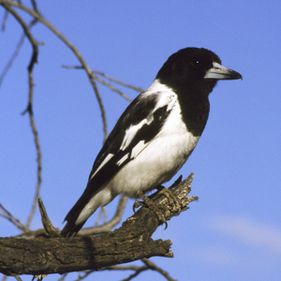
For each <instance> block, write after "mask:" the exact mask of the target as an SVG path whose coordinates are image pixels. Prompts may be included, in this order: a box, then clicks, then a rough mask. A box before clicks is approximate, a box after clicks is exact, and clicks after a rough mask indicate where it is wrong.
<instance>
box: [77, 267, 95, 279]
mask: <svg viewBox="0 0 281 281" xmlns="http://www.w3.org/2000/svg"><path fill="white" fill-rule="evenodd" d="M93 272H94V270H87V271H85V272H83V273H78V276H77V278H76V279H74V281H82V280H84V279H85V278H87V277H88V276H89V275H90V274H91V273H93Z"/></svg>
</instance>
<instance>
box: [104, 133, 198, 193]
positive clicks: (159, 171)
mask: <svg viewBox="0 0 281 281" xmlns="http://www.w3.org/2000/svg"><path fill="white" fill-rule="evenodd" d="M197 139H198V138H196V137H193V136H192V135H191V134H189V135H185V136H182V135H177V134H175V135H170V136H169V137H159V138H157V139H155V140H154V141H153V142H152V143H150V144H149V145H148V146H147V148H146V149H144V150H143V151H142V152H141V153H140V154H139V155H138V156H137V158H136V159H134V160H132V161H130V162H129V163H128V164H127V165H125V166H124V167H123V168H122V169H121V170H120V171H119V172H118V173H117V174H116V176H115V177H114V178H113V179H112V180H111V181H110V183H109V186H110V189H111V190H112V192H113V193H115V194H119V193H125V194H126V195H128V196H130V197H135V196H137V195H138V193H139V192H140V191H146V190H149V189H151V188H153V187H156V186H158V185H160V184H162V183H163V182H165V181H167V180H169V179H170V178H171V177H172V176H173V175H174V174H175V173H176V172H177V171H178V169H179V168H180V167H181V166H182V165H183V164H184V162H185V161H186V160H187V158H188V156H189V154H190V153H191V152H192V150H193V148H194V147H195V145H196V143H197Z"/></svg>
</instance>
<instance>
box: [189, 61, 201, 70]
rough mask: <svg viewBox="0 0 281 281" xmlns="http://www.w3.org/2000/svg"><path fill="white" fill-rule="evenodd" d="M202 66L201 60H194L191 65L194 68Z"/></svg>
mask: <svg viewBox="0 0 281 281" xmlns="http://www.w3.org/2000/svg"><path fill="white" fill-rule="evenodd" d="M200 64H201V63H200V61H199V60H193V61H192V62H191V65H192V66H193V67H194V68H197V67H198V66H199V65H200Z"/></svg>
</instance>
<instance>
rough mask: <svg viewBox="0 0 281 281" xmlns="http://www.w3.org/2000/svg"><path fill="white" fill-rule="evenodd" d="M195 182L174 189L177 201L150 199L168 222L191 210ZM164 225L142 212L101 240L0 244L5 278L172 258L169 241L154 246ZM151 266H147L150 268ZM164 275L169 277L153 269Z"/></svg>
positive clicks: (2, 241) (6, 241) (158, 196)
mask: <svg viewBox="0 0 281 281" xmlns="http://www.w3.org/2000/svg"><path fill="white" fill-rule="evenodd" d="M191 180H192V177H191V176H189V177H188V179H187V180H184V181H182V182H181V183H179V184H178V185H177V186H172V187H171V188H169V192H170V193H171V194H170V195H173V196H174V199H175V200H179V201H178V202H179V206H180V207H179V208H178V207H176V205H177V204H175V202H174V200H170V198H168V197H167V195H165V193H164V192H159V193H157V194H155V195H154V196H153V197H151V200H152V201H153V202H154V204H155V206H154V207H156V208H159V211H160V212H161V213H162V214H163V216H164V219H165V220H169V219H170V218H172V217H173V216H176V215H178V214H179V213H181V212H182V211H184V210H186V209H187V208H188V204H189V202H191V201H193V200H194V197H189V196H188V193H189V192H190V185H191ZM175 207H176V208H175ZM161 224H162V222H161V220H160V219H159V216H158V215H157V214H156V213H155V211H154V210H152V209H150V208H147V207H142V208H141V209H140V210H138V211H137V212H136V213H135V214H134V215H133V216H132V217H130V218H128V219H127V220H126V221H125V222H124V223H123V224H122V226H121V227H120V228H119V229H117V230H115V231H113V232H109V233H104V234H99V235H97V236H87V237H85V236H79V235H78V236H77V237H74V238H71V239H70V238H64V237H47V238H46V237H44V236H43V237H42V236H41V237H36V238H29V239H26V238H19V237H8V238H0V272H2V273H4V274H6V275H15V274H33V275H34V274H50V273H66V272H72V271H82V270H95V271H97V270H102V269H104V268H106V267H109V266H113V265H117V264H120V263H127V262H129V261H135V260H139V259H143V258H149V257H152V256H162V257H172V256H173V253H172V251H171V249H170V247H171V241H170V240H165V241H163V240H153V239H152V238H151V236H152V234H153V233H154V232H155V230H156V229H157V228H158V226H159V225H161ZM146 266H147V265H146ZM149 266H150V267H151V268H153V269H154V270H156V271H158V272H159V273H161V274H162V275H163V276H164V275H165V272H164V271H163V270H161V269H160V268H158V267H157V266H155V265H154V264H153V263H152V264H151V263H149ZM129 280H130V279H129Z"/></svg>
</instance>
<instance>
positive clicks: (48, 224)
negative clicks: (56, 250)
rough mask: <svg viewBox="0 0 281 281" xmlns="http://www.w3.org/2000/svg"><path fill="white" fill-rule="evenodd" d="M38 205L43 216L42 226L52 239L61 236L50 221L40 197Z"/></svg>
mask: <svg viewBox="0 0 281 281" xmlns="http://www.w3.org/2000/svg"><path fill="white" fill-rule="evenodd" d="M38 205H39V210H40V214H41V220H42V224H43V226H44V229H45V231H46V233H47V234H48V235H49V236H52V237H54V236H59V231H58V230H57V229H56V228H55V227H54V226H53V224H52V223H51V220H50V219H49V216H48V214H47V211H46V208H45V206H44V203H43V201H42V199H41V198H40V197H39V198H38Z"/></svg>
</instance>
